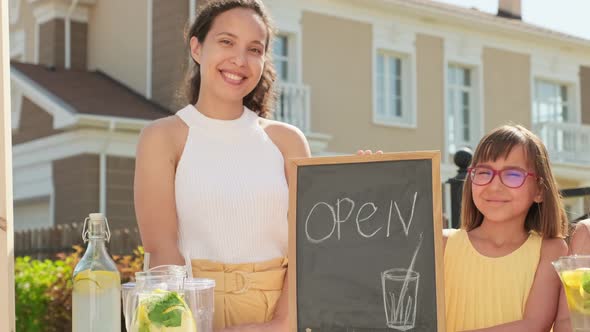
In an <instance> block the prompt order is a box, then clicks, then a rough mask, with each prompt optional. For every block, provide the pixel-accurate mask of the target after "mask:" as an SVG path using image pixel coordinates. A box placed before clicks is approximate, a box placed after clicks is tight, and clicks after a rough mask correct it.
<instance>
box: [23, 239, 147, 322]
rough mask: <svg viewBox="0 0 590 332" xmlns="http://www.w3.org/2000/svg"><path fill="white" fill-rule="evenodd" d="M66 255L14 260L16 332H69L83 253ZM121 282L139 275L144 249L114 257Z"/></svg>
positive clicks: (81, 251)
mask: <svg viewBox="0 0 590 332" xmlns="http://www.w3.org/2000/svg"><path fill="white" fill-rule="evenodd" d="M74 250H75V251H74V252H73V253H72V254H69V255H65V254H59V255H57V259H56V260H49V259H46V260H42V261H41V260H36V259H31V258H30V257H28V256H25V257H17V258H16V262H15V291H16V330H17V331H19V332H39V331H43V332H63V331H71V329H72V328H71V320H72V286H73V284H72V273H73V271H74V267H75V266H76V264H78V261H79V260H80V257H81V255H82V254H83V249H82V248H81V247H78V246H76V247H74ZM113 258H114V260H115V262H116V263H117V266H118V268H119V272H120V273H121V282H122V283H125V282H128V281H130V280H131V279H132V277H133V276H134V274H135V272H137V271H140V269H141V267H142V264H143V261H142V258H143V248H141V247H139V248H138V249H136V250H134V252H133V255H127V256H114V257H113Z"/></svg>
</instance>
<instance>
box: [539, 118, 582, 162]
mask: <svg viewBox="0 0 590 332" xmlns="http://www.w3.org/2000/svg"><path fill="white" fill-rule="evenodd" d="M533 129H534V131H535V133H536V134H537V135H538V136H539V137H540V138H541V140H542V141H543V143H545V146H547V150H548V151H549V155H550V157H551V161H552V162H558V163H571V164H579V165H588V164H590V126H589V125H583V124H575V123H557V122H543V123H537V124H535V125H534V126H533Z"/></svg>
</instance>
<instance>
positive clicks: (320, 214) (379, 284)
mask: <svg viewBox="0 0 590 332" xmlns="http://www.w3.org/2000/svg"><path fill="white" fill-rule="evenodd" d="M289 167H290V168H291V169H290V172H289V174H290V175H289V184H290V185H289V188H290V189H289V190H290V193H289V197H290V202H289V273H288V277H289V331H291V332H381V331H383V332H385V331H396V330H397V331H443V332H444V331H445V317H444V315H445V311H444V287H443V267H442V208H441V192H442V187H441V179H440V152H438V151H419V152H403V153H386V154H380V155H378V154H373V155H368V156H342V157H317V158H304V159H293V160H291V161H290V163H289ZM314 203H315V204H314ZM420 274H422V276H421V275H420Z"/></svg>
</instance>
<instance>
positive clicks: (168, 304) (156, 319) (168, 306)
mask: <svg viewBox="0 0 590 332" xmlns="http://www.w3.org/2000/svg"><path fill="white" fill-rule="evenodd" d="M147 307H148V318H149V319H150V321H152V323H155V324H157V325H160V326H165V327H179V326H180V324H181V323H182V313H183V312H184V311H185V308H184V304H183V302H182V300H181V299H180V297H179V296H178V293H176V292H167V293H166V294H165V295H164V296H154V297H153V299H152V300H151V301H150V303H149V304H148V306H147ZM175 307H176V308H175Z"/></svg>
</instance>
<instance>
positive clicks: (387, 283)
mask: <svg viewBox="0 0 590 332" xmlns="http://www.w3.org/2000/svg"><path fill="white" fill-rule="evenodd" d="M422 238H423V237H422V234H420V237H419V238H418V245H417V246H416V250H415V251H414V255H413V256H412V260H411V262H410V266H409V267H408V268H393V269H389V270H387V271H384V272H381V285H382V287H383V307H384V308H385V321H386V323H387V327H389V328H392V329H395V330H398V331H407V330H410V329H413V328H414V326H416V325H415V324H416V308H417V305H418V300H417V299H418V284H419V281H420V273H418V272H416V271H414V263H416V257H417V256H418V251H420V246H422Z"/></svg>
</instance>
